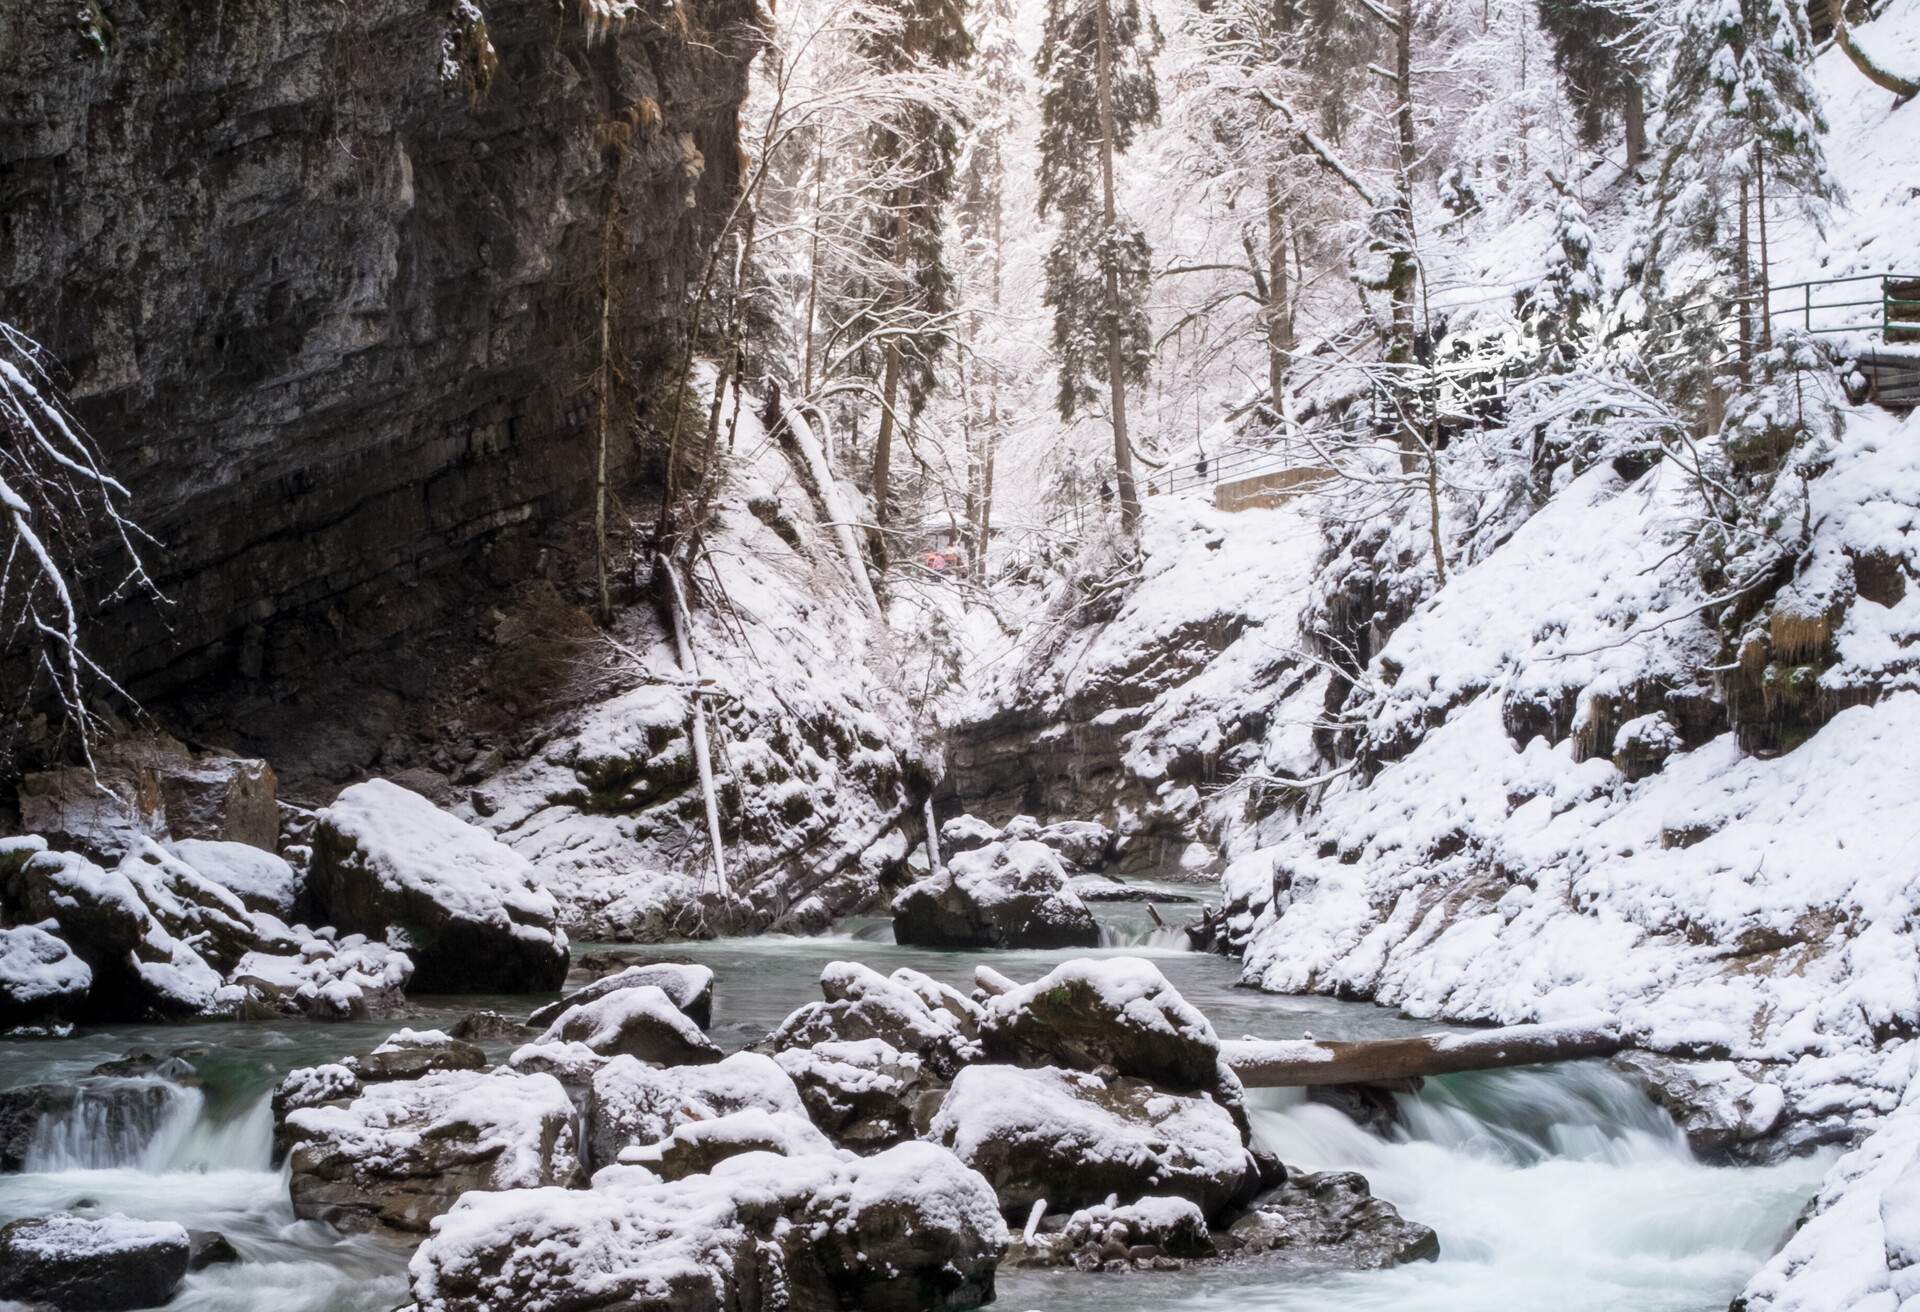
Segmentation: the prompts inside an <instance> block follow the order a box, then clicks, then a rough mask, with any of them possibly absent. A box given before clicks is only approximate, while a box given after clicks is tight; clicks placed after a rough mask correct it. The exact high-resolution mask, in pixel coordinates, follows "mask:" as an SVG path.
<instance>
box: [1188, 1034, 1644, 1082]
mask: <svg viewBox="0 0 1920 1312" xmlns="http://www.w3.org/2000/svg"><path fill="white" fill-rule="evenodd" d="M1626 1046H1627V1045H1626V1042H1625V1041H1624V1040H1623V1039H1622V1038H1621V1037H1620V1031H1619V1029H1618V1028H1617V1027H1616V1026H1613V1025H1513V1026H1508V1027H1507V1028H1504V1029H1497V1030H1480V1031H1472V1030H1468V1031H1462V1032H1460V1033H1455V1034H1421V1035H1416V1036H1413V1037H1410V1038H1404V1039H1373V1040H1367V1041H1364V1042H1359V1043H1335V1042H1329V1043H1321V1042H1317V1041H1316V1040H1313V1039H1290V1040H1273V1039H1238V1040H1229V1041H1227V1042H1225V1043H1222V1044H1221V1045H1220V1049H1221V1056H1222V1057H1223V1058H1224V1059H1225V1060H1226V1063H1227V1065H1229V1066H1231V1067H1232V1068H1233V1073H1234V1074H1235V1075H1238V1076H1239V1077H1240V1082H1241V1083H1242V1084H1244V1085H1246V1086H1247V1087H1248V1088H1250V1089H1303V1088H1308V1087H1310V1086H1313V1085H1324V1084H1385V1083H1393V1082H1396V1081H1401V1080H1410V1079H1415V1078H1417V1077H1420V1076H1427V1075H1456V1074H1459V1073H1461V1072H1463V1071H1489V1070H1498V1069H1500V1068H1502V1067H1507V1066H1537V1065H1542V1064H1544V1063H1547V1062H1555V1061H1575V1060H1578V1059H1579V1058H1582V1057H1611V1056H1612V1055H1613V1054H1614V1053H1616V1052H1619V1051H1620V1050H1621V1049H1622V1048H1624V1047H1626Z"/></svg>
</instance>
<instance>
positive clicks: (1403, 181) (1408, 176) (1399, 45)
mask: <svg viewBox="0 0 1920 1312" xmlns="http://www.w3.org/2000/svg"><path fill="white" fill-rule="evenodd" d="M1397 13H1398V20H1397V21H1398V26H1397V28H1396V30H1395V32H1394V42H1393V85H1394V94H1395V95H1396V96H1397V97H1398V98H1399V101H1400V104H1399V107H1398V108H1397V109H1396V110H1395V111H1394V115H1393V121H1394V130H1395V135H1396V137H1397V138H1398V145H1399V149H1400V161H1399V162H1400V167H1399V171H1398V176H1397V177H1396V179H1395V182H1396V184H1397V200H1396V204H1397V205H1398V208H1399V216H1398V217H1399V220H1400V223H1401V225H1402V229H1401V232H1400V233H1399V234H1398V235H1399V237H1400V238H1401V240H1402V244H1400V245H1397V246H1396V247H1395V248H1394V250H1393V254H1392V264H1391V266H1390V269H1389V273H1388V284H1387V286H1388V292H1389V294H1390V295H1391V296H1392V298H1393V342H1392V344H1391V346H1390V348H1389V350H1388V352H1387V358H1388V360H1390V361H1394V362H1396V363H1401V364H1405V363H1410V362H1411V361H1412V359H1413V285H1414V277H1415V273H1416V269H1415V265H1414V261H1413V169H1414V165H1415V164H1417V163H1418V162H1419V158H1420V153H1419V143H1418V142H1417V140H1416V139H1415V136H1414V122H1413V0H1400V7H1399V9H1398V11H1397Z"/></svg>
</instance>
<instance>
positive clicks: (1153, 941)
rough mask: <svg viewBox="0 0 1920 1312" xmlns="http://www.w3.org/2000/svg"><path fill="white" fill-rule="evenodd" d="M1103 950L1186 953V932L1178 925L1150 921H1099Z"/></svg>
mask: <svg viewBox="0 0 1920 1312" xmlns="http://www.w3.org/2000/svg"><path fill="white" fill-rule="evenodd" d="M1099 925H1100V946H1101V947H1103V948H1146V949H1149V950H1150V951H1154V952H1187V951H1191V949H1192V945H1191V944H1189V943H1188V942H1187V931H1186V929H1185V928H1184V927H1183V926H1180V925H1156V924H1154V923H1153V922H1152V921H1151V920H1145V919H1142V920H1132V919H1128V920H1101V921H1099Z"/></svg>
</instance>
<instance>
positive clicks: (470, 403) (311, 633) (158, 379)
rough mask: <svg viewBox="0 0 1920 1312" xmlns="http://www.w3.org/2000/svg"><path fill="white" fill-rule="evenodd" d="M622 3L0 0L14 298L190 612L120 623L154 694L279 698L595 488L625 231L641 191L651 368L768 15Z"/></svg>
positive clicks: (635, 267) (408, 629)
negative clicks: (597, 403)
mask: <svg viewBox="0 0 1920 1312" xmlns="http://www.w3.org/2000/svg"><path fill="white" fill-rule="evenodd" d="M604 7H605V6H601V5H593V6H589V5H587V4H585V3H582V4H580V5H576V4H575V3H574V0H563V2H561V3H556V2H555V0H483V3H482V8H483V9H484V13H482V14H480V16H479V17H478V18H475V17H474V16H473V12H474V11H473V6H472V5H469V4H465V3H459V4H449V3H444V2H440V0H435V2H432V3H429V2H428V0H356V2H355V3H353V4H350V5H312V4H301V3H293V2H291V0H227V2H226V3H222V4H220V5H218V6H214V7H211V8H209V7H208V6H206V5H202V4H195V3H190V2H189V0H83V2H82V3H80V4H78V5H60V6H49V5H9V6H6V7H5V9H4V11H0V49H4V50H6V51H7V58H6V60H5V61H4V66H3V67H0V177H3V178H5V179H6V182H5V186H4V191H5V195H6V201H5V204H4V205H0V319H5V320H6V321H8V322H11V323H13V324H14V325H16V326H17V327H19V328H20V329H22V330H23V331H26V332H28V333H31V334H33V335H34V336H35V337H37V338H38V339H39V340H40V341H42V342H43V343H44V344H45V345H46V346H47V347H49V348H50V349H51V350H52V351H53V352H54V353H55V354H56V355H57V356H58V358H59V359H60V360H61V362H62V363H63V364H64V365H65V367H66V368H67V369H68V370H70V372H71V375H72V377H71V391H72V395H73V397H74V400H75V405H76V408H77V411H78V413H79V415H80V417H81V418H82V420H83V421H84V422H85V423H86V424H87V425H88V426H89V427H90V428H91V430H92V431H93V433H94V435H95V437H96V438H97V439H98V440H99V442H100V443H101V445H102V447H103V448H104V450H105V452H106V455H107V457H108V459H109V461H110V464H111V467H112V469H113V470H114V472H115V473H116V474H117V475H118V476H119V477H120V478H121V479H122V480H124V481H125V482H127V483H128V484H129V485H130V486H131V487H132V489H133V491H134V493H135V503H136V513H137V514H138V515H139V517H140V519H141V522H142V524H143V526H144V527H145V528H146V529H147V530H148V531H149V532H150V533H152V534H153V535H154V536H155V537H156V538H158V539H159V540H160V542H161V543H162V544H163V546H164V549H163V550H160V551H156V552H155V553H154V559H153V561H152V562H150V563H151V564H153V565H154V566H156V567H157V568H156V572H157V574H158V576H159V581H160V584H161V587H162V588H163V589H164V590H165V592H166V593H167V595H168V596H169V597H170V598H171V599H172V602H173V604H172V605H171V606H170V607H167V608H165V610H164V613H162V612H160V611H156V610H155V609H154V608H151V607H147V606H135V605H128V606H125V607H123V608H121V609H120V610H118V611H117V612H115V613H112V614H111V615H109V616H108V618H107V621H106V631H105V632H103V633H102V635H101V636H100V637H99V638H98V639H97V640H96V652H97V654H100V655H103V656H104V657H106V658H107V660H108V662H109V663H110V664H111V665H112V666H113V668H115V670H116V672H118V673H120V674H121V675H122V677H123V678H125V679H126V680H128V681H129V682H130V683H131V685H132V686H133V688H134V690H135V691H136V692H139V693H143V694H145V695H147V696H148V697H153V696H158V695H164V694H167V693H170V692H173V691H176V690H178V689H181V688H183V687H185V686H187V685H189V684H191V683H193V682H195V681H198V680H205V679H207V678H208V677H209V676H213V677H216V678H218V679H219V680H221V681H222V683H223V684H224V685H225V686H228V687H232V686H235V685H236V684H239V685H244V684H245V683H246V682H248V681H258V682H256V683H255V685H254V686H256V687H267V686H270V687H271V688H272V689H273V690H274V693H275V695H276V696H279V695H281V694H282V693H283V692H284V690H285V689H287V688H290V687H297V686H298V685H299V683H300V681H301V680H302V679H303V678H307V677H309V676H320V675H321V674H322V672H325V671H330V670H332V669H336V668H338V667H339V665H340V663H341V661H342V658H343V657H353V656H355V655H356V654H365V653H369V652H373V651H376V650H380V649H383V648H391V647H393V646H394V645H395V644H396V643H400V642H404V640H405V639H406V638H407V637H408V636H409V635H412V634H417V633H418V632H420V631H421V630H422V629H423V627H424V626H425V625H426V624H427V623H428V622H429V621H430V619H431V617H432V616H433V615H434V614H435V613H436V612H437V611H441V610H444V609H446V608H447V606H448V604H449V603H451V602H454V601H457V600H464V599H469V598H471V597H472V596H473V593H474V589H475V587H476V586H483V585H486V584H489V583H494V584H498V583H504V582H507V581H511V580H512V579H514V578H516V577H517V576H518V575H519V574H520V573H521V572H522V571H523V570H524V569H525V567H526V565H527V563H528V561H529V560H530V559H531V556H532V552H533V550H534V548H535V545H536V544H535V542H534V535H535V534H537V533H539V532H540V531H541V530H542V529H544V528H545V527H547V526H549V525H551V524H553V523H554V522H556V521H558V520H560V519H562V518H564V517H565V516H566V515H567V514H568V513H569V512H570V511H573V510H576V509H577V508H578V507H579V506H580V505H581V504H582V503H583V501H584V500H585V498H586V496H587V494H588V492H589V489H590V469H591V457H592V441H591V437H590V425H589V424H588V422H587V419H588V398H587V395H586V393H585V390H584V387H583V380H584V379H585V378H586V376H587V374H588V372H589V371H590V369H591V368H592V364H593V355H592V351H593V348H594V346H595V344H596V341H597V329H598V315H599V301H598V284H597V277H596V275H597V268H598V260H599V257H600V252H601V240H602V225H603V224H604V223H605V221H606V218H607V215H608V213H609V209H610V206H611V205H612V204H613V203H614V201H615V199H616V196H617V202H618V208H619V213H620V214H621V216H622V218H621V227H620V228H619V232H620V234H621V235H620V240H619V245H618V247H617V256H618V259H619V263H620V267H621V269H622V272H623V276H624V280H625V282H626V284H627V286H628V287H629V288H630V289H631V295H630V296H629V297H628V298H627V301H626V304H625V306H624V311H623V313H622V315H621V320H622V322H621V325H620V326H621V328H622V329H623V330H624V336H625V338H626V340H627V341H628V343H629V345H630V350H631V354H632V355H633V357H634V359H635V362H636V365H637V370H636V372H639V373H640V374H641V375H642V376H641V378H640V379H639V380H638V381H639V382H641V383H642V385H643V389H642V390H644V383H645V375H646V373H647V371H648V370H650V369H657V366H658V364H659V362H660V361H661V359H662V358H663V356H664V354H665V353H666V352H667V351H668V349H669V348H670V345H671V342H672V340H673V338H674V334H675V329H676V327H677V325H678V323H679V321H680V313H681V306H682V304H683V302H684V299H685V291H686V287H687V284H688V282H689V281H690V280H692V279H695V278H697V277H698V276H699V271H700V267H701V260H702V258H703V255H704V252H705V249H706V246H707V243H708V242H710V241H711V239H712V237H713V235H714V233H715V232H716V230H717V229H718V227H719V226H720V224H721V222H722V221H723V219H724V216H725V213H726V211H727V208H728V207H729V206H730V205H731V203H732V198H733V196H734V195H735V194H736V192H737V188H738V183H739V177H740V165H739V160H740V155H739V148H738V143H737V136H738V128H737V111H738V106H739V104H740V102H741V100H742V97H743V95H744V92H745V84H746V72H747V65H748V63H749V61H750V59H751V57H752V54H753V51H754V49H755V46H756V44H757V41H758V28H757V26H756V10H755V6H754V5H753V3H752V0H681V2H680V3H678V4H671V3H667V4H656V3H652V0H645V2H636V3H634V4H632V5H630V6H626V7H627V8H629V9H631V10H632V11H633V15H632V16H631V17H629V18H628V19H627V21H625V22H624V23H619V24H615V25H613V26H611V27H609V26H607V25H606V24H605V23H604V22H601V23H597V24H596V23H590V22H589V15H588V13H587V12H586V11H587V10H588V9H590V8H593V9H600V8H604ZM616 159H618V161H619V164H618V168H617V170H616V168H615V167H614V165H615V161H616ZM349 663H351V662H349Z"/></svg>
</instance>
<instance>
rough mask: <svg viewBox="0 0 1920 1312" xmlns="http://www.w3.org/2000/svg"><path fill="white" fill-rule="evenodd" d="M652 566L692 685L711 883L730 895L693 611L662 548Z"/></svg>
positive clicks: (696, 765)
mask: <svg viewBox="0 0 1920 1312" xmlns="http://www.w3.org/2000/svg"><path fill="white" fill-rule="evenodd" d="M654 567H655V568H656V569H663V570H665V571H666V572H667V586H668V588H669V589H670V590H671V593H672V597H673V645H674V650H675V652H676V654H677V655H678V656H679V658H680V669H681V672H682V673H684V674H685V675H686V676H687V678H688V679H690V680H692V681H693V683H694V684H695V688H694V689H693V691H692V694H691V696H690V697H689V698H688V700H689V701H691V702H692V703H693V733H692V738H693V764H694V769H695V770H697V771H698V772H699V776H700V796H701V799H702V801H703V802H704V803H705V805H706V812H707V841H708V842H709V843H711V844H712V850H713V878H714V885H715V887H716V889H717V890H718V891H719V893H720V895H721V896H722V897H726V896H728V895H729V893H730V891H731V890H729V889H728V887H727V849H726V844H725V842H724V840H723V839H722V838H721V834H720V795H719V792H718V791H717V790H716V789H715V787H714V782H713V754H712V748H711V746H710V745H709V744H708V742H707V704H706V698H704V697H703V696H701V694H700V691H699V687H698V685H699V683H700V658H699V656H698V655H697V654H696V653H695V652H694V649H693V615H692V613H691V612H690V611H689V610H688V608H687V593H686V589H685V588H684V587H683V586H682V585H681V583H680V571H679V570H678V569H677V568H676V567H675V565H674V563H673V560H672V558H671V557H670V556H668V555H667V554H666V553H665V552H662V553H660V555H659V556H658V557H657V558H656V561H655V565H654Z"/></svg>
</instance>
